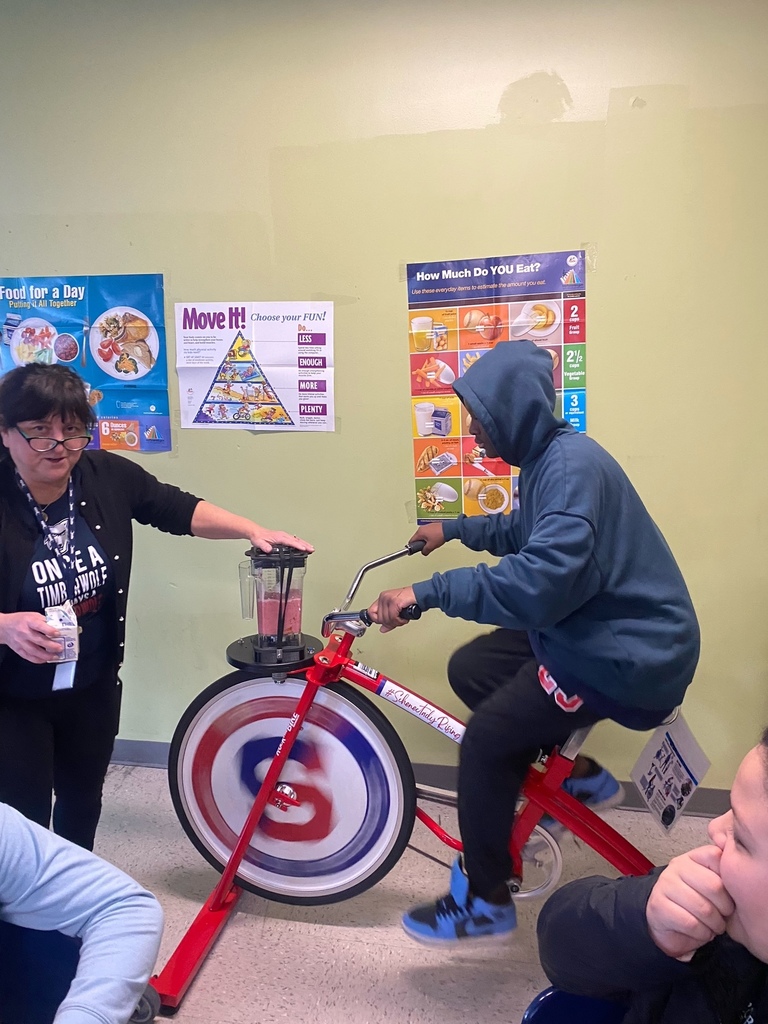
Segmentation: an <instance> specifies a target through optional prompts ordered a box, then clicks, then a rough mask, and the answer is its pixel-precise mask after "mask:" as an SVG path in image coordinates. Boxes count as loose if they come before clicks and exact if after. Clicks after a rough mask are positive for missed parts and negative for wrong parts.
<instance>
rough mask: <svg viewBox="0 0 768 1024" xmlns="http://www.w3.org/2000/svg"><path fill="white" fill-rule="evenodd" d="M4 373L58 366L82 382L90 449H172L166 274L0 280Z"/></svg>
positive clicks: (0, 355) (0, 349)
mask: <svg viewBox="0 0 768 1024" xmlns="http://www.w3.org/2000/svg"><path fill="white" fill-rule="evenodd" d="M0 325H1V326H2V342H1V343H0V375H1V374H4V373H7V372H8V371H9V370H13V369H15V368H16V367H17V366H24V365H25V364H27V363H39V364H41V365H45V366H50V365H53V364H56V363H58V364H60V365H61V366H66V367H68V368H69V369H70V370H73V371H74V372H75V373H77V374H78V375H79V376H80V377H82V378H83V381H84V382H85V386H86V390H87V392H88V401H89V402H90V404H91V407H92V408H93V413H94V417H95V419H96V429H95V431H94V435H93V440H92V441H91V445H90V447H91V448H104V449H107V450H109V451H124V452H167V451H170V449H171V421H170V416H169V410H168V363H167V359H166V349H165V313H164V304H163V276H162V274H124V275H122V274H110V275H105V276H93V277H74V276H68V277H4V278H0Z"/></svg>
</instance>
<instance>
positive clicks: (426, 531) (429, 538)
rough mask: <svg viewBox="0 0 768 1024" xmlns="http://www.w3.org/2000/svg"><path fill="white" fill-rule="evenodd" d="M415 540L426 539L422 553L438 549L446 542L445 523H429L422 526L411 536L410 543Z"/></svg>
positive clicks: (426, 553) (427, 553)
mask: <svg viewBox="0 0 768 1024" xmlns="http://www.w3.org/2000/svg"><path fill="white" fill-rule="evenodd" d="M415 540H423V541H424V547H423V548H422V549H421V553H422V555H429V554H431V553H432V552H433V551H436V550H437V549H438V548H441V547H442V546H443V544H445V536H444V534H443V524H442V523H427V525H426V526H420V527H419V528H418V530H417V531H416V533H414V535H413V536H412V537H411V540H410V543H411V544H412V543H413V542H414V541H415Z"/></svg>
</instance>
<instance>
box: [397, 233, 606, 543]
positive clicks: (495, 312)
mask: <svg viewBox="0 0 768 1024" xmlns="http://www.w3.org/2000/svg"><path fill="white" fill-rule="evenodd" d="M407 277H408V348H409V362H410V366H409V369H410V375H409V377H410V382H411V384H410V395H411V402H410V406H411V408H410V418H411V437H412V438H413V476H414V483H413V488H414V497H415V499H416V518H417V521H418V522H419V523H427V522H431V521H432V520H436V519H454V518H456V516H458V515H460V514H461V513H462V512H463V513H464V514H466V515H500V514H504V513H508V512H510V511H511V510H512V509H513V508H515V507H517V505H518V496H517V485H518V474H519V469H518V467H516V466H509V465H507V463H506V462H504V461H503V460H502V459H498V458H496V459H490V458H488V456H487V455H486V453H485V452H484V451H483V450H482V449H481V448H479V447H478V446H477V443H476V441H475V439H474V437H473V436H472V435H471V434H470V432H469V417H468V415H467V412H466V410H465V409H464V408H463V406H462V405H461V402H460V401H459V399H458V396H457V395H456V394H455V392H454V390H453V383H454V381H455V380H456V379H457V378H458V377H461V376H462V375H463V374H464V373H466V372H467V370H468V369H469V367H470V366H472V364H473V363H475V362H477V360H478V359H482V357H483V356H484V355H485V353H486V352H489V351H490V350H491V349H492V348H494V347H495V346H496V345H502V344H515V342H518V341H522V340H527V341H533V342H534V343H535V344H536V345H539V346H541V347H542V348H545V349H546V350H547V351H548V352H549V354H550V356H551V358H552V377H553V381H554V385H555V393H556V404H555V415H556V416H562V417H563V418H564V419H566V420H567V421H568V422H569V423H570V424H571V425H572V426H573V427H575V428H576V430H579V431H585V430H586V428H587V424H586V419H587V404H586V402H587V400H586V385H587V349H586V340H587V331H586V285H585V266H584V251H583V250H581V249H572V250H567V251H564V252H549V253H534V254H529V255H523V256H493V257H487V258H483V259H472V260H452V261H450V262H445V263H409V264H408V268H407Z"/></svg>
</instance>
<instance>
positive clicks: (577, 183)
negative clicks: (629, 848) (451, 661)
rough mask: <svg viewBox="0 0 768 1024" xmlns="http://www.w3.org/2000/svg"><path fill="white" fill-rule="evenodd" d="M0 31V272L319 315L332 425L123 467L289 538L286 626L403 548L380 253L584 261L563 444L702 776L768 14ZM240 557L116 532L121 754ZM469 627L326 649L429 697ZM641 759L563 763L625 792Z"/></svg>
mask: <svg viewBox="0 0 768 1024" xmlns="http://www.w3.org/2000/svg"><path fill="white" fill-rule="evenodd" d="M0 39H1V40H2V45H1V46H0V138H2V140H3V143H2V151H1V153H0V183H1V185H2V188H0V274H2V275H14V276H15V275H30V276H31V275H48V274H109V273H146V272H158V271H161V272H163V273H164V274H165V286H166V300H167V308H166V316H167V319H168V322H169V324H170V325H172V322H173V303H174V302H175V301H192V300H194V301H216V300H233V299H234V300H238V299H241V300H247V299H256V300H294V299H295V300H300V299H305V298H314V299H332V300H334V302H335V303H336V312H335V315H336V366H337V371H336V382H337V404H336V409H337V417H338V419H337V430H336V432H335V433H334V434H331V435H325V434H296V435H290V434H283V435H279V436H268V435H264V434H261V435H257V434H248V433H244V432H243V433H241V432H235V431H228V432H224V433H215V434H214V433H213V432H206V431H184V432H182V431H181V430H179V429H176V431H175V446H174V450H173V451H172V452H171V453H169V454H167V455H161V456H157V457H154V458H151V459H150V458H145V459H144V464H145V465H147V466H148V467H149V468H150V469H151V470H152V471H154V472H155V473H157V475H158V476H160V477H161V478H163V479H166V480H169V481H172V482H174V483H178V484H180V485H182V486H184V487H186V488H188V489H190V490H193V491H196V492H197V493H199V494H202V495H204V496H205V497H207V498H208V499H209V500H211V501H214V502H216V503H218V504H222V505H225V506H227V507H230V508H233V509H236V510H238V511H240V512H242V513H244V514H248V515H250V516H252V517H254V518H256V519H258V520H259V521H260V522H263V523H266V524H269V525H273V526H275V527H282V528H285V529H288V530H290V531H291V532H297V533H301V534H303V535H304V536H306V537H308V538H309V539H311V540H312V541H314V543H315V544H316V547H317V553H316V554H315V555H313V557H312V559H311V562H310V568H309V574H308V579H307V586H306V589H307V600H306V604H305V607H306V614H305V628H308V629H309V630H310V632H311V631H312V629H313V627H314V628H315V632H316V626H317V624H318V622H319V618H320V616H321V615H322V613H323V612H324V611H326V610H328V609H329V608H331V607H333V606H335V605H336V604H337V603H338V602H339V601H340V599H341V597H342V596H343V594H344V592H345V591H346V588H347V586H348V583H349V581H350V579H351V577H352V575H353V573H354V571H355V570H356V568H357V567H358V565H360V564H361V563H362V562H364V561H367V560H369V559H370V558H373V557H376V556H378V555H380V554H383V553H385V552H387V551H389V550H392V549H394V548H396V547H399V546H400V545H401V544H402V543H403V542H404V541H405V540H406V539H407V538H408V536H410V533H411V532H412V530H413V523H414V508H413V504H412V479H411V475H410V465H411V442H410V434H409V415H408V408H409V401H408V360H407V357H406V352H407V348H406V336H405V329H406V323H407V318H406V314H405V308H406V295H405V284H404V264H405V263H406V262H408V261H427V260H443V259H452V258H465V257H474V256H486V255H495V254H513V253H518V252H542V251H548V250H555V249H568V248H572V247H576V246H584V247H586V248H587V250H588V255H589V264H590V271H591V272H590V275H589V282H588V319H589V360H590V379H589V427H590V433H591V434H592V435H593V436H594V437H595V438H596V439H597V440H598V441H600V442H601V443H602V444H604V445H605V446H606V447H607V448H608V449H609V450H610V451H611V452H612V453H613V454H614V455H615V456H616V457H617V458H618V459H619V461H620V462H621V463H622V465H623V466H624V467H625V468H626V470H627V472H628V473H629V475H630V477H631V478H632V479H633V481H634V482H635V484H636V486H637V487H638V489H639V490H640V492H641V494H642V495H643V496H644V498H645V500H646V502H647V504H648V506H649V508H650V509H651V511H652V513H653V514H654V516H655V517H656V519H657V521H658V522H659V524H660V526H661V527H662V529H663V531H664V532H665V534H666V536H667V538H668V540H669V542H670V544H671V546H672V548H673V550H674V551H675V553H676V555H677V557H678V559H679V561H680V564H681V566H682V568H683V571H684V573H685V575H686V578H687V580H688V582H689V585H690V588H691V591H692V594H693V597H694V601H695V603H696V606H697V608H698V611H699V614H700V618H701V624H702V631H703V651H702V659H701V665H700V669H699V672H698V675H697V678H696V682H695V685H694V687H693V689H692V690H691V691H690V697H689V699H688V701H687V704H686V715H687V717H688V719H689V721H690V723H691V724H692V726H693V728H694V731H695V732H696V733H697V735H698V737H699V739H700V740H701V742H702V744H703V746H704V747H705V749H706V750H707V752H708V754H709V756H710V757H711V759H712V761H713V768H712V770H711V772H710V774H709V776H708V778H707V783H708V784H709V785H715V786H727V785H728V784H729V782H730V779H731V777H732V774H733V771H734V769H735V767H736V765H737V763H738V761H739V759H740V757H741V755H742V754H743V752H744V751H745V749H746V748H747V747H748V746H750V745H751V744H752V742H753V741H754V740H755V738H756V736H757V733H758V731H759V728H760V726H761V725H762V724H763V723H764V722H766V721H768V687H767V686H766V682H767V679H766V677H767V671H766V670H767V668H768V641H766V635H768V631H766V629H765V626H764V618H765V613H766V553H765V552H766V523H767V522H768V518H767V517H766V511H765V510H766V508H767V507H768V483H767V477H766V472H765V456H766V441H765V427H764V422H765V415H764V404H765V397H764V387H763V384H762V378H763V374H764V366H765V354H764V348H765V344H766V339H765V327H764V316H765V315H764V299H763V296H764V293H765V285H764V269H765V257H764V254H763V248H764V245H765V240H766V237H768V230H767V229H768V224H767V223H766V221H767V220H768V217H767V215H766V211H767V208H768V204H767V203H766V187H765V168H766V164H767V163H768V145H767V143H766V140H767V139H768V132H767V129H768V124H767V120H768V119H767V117H766V101H767V100H768V83H767V82H766V77H765V67H766V65H767V64H768V61H767V59H766V58H767V57H768V52H767V51H768V5H766V4H765V3H764V2H762V0H756V2H750V0H733V2H731V3H730V4H729V5H727V6H724V5H722V4H720V3H715V2H713V0H701V2H698V3H696V4H693V3H690V2H687V0H658V2H657V0H654V2H634V3H630V2H627V3H618V2H615V0H611V2H607V0H606V2H590V0H586V2H584V3H582V4H578V5H577V4H573V3H572V2H564V0H563V2H561V0H540V2H539V3H537V4H522V3H517V2H510V0H505V2H501V0H476V2H475V3H474V4H473V5H468V4H464V3H461V4H460V3H455V2H437V0H425V2H423V3H421V4H414V3H411V2H409V3H407V4H406V3H401V2H395V3H388V4H373V3H365V2H358V3H351V2H342V0H336V2H333V0H326V2H321V0H283V2H282V3H265V2H261V3H260V2H257V0H219V2H217V3H215V4H214V3H202V2H197V0H163V2H157V0H132V2H127V0H123V2H118V0H101V2H98V3H97V2H95V0H5V3H4V4H3V11H2V17H0ZM169 335H170V338H171V340H172V338H173V331H172V329H171V330H170V331H169ZM171 359H173V353H172V352H171ZM171 376H172V400H173V403H174V409H176V410H177V408H178V398H177V395H175V394H173V390H174V389H175V386H176V385H175V374H174V373H173V372H172V375H171ZM243 548H244V545H243V544H242V543H238V542H221V543H212V542H207V541H195V540H190V539H176V538H171V537H167V536H165V535H162V534H159V533H157V532H155V531H152V530H148V529H143V528H139V529H138V530H137V551H136V561H135V568H134V574H133V583H132V599H131V606H130V629H129V645H128V647H129V651H128V658H127V662H126V666H125V682H126V696H125V705H124V709H125V710H124V717H123V728H122V736H123V737H124V738H129V739H150V740H167V739H169V738H170V735H171V733H172V731H173V728H174V725H175V723H176V721H177V720H178V718H179V715H180V714H181V712H182V710H183V708H184V707H185V706H186V704H187V703H188V702H189V700H190V699H191V698H192V697H193V696H194V695H195V694H196V693H197V692H198V691H199V690H200V689H202V688H203V687H204V686H205V685H207V683H209V682H210V681H212V680H213V679H215V678H217V677H218V676H219V675H222V674H223V673H224V672H225V671H226V670H227V666H226V664H225V662H224V658H223V652H224V649H225V647H226V645H227V643H229V641H230V640H232V639H234V638H235V637H237V636H238V635H240V633H241V631H242V623H241V620H240V618H239V605H238V592H237V579H236V576H237V562H238V561H239V559H240V557H241V554H242V551H243ZM466 554H467V555H468V554H469V553H466ZM459 564H471V559H470V558H469V557H466V555H465V553H464V552H463V551H462V549H461V548H459V547H457V546H456V545H450V546H448V547H446V548H445V549H443V550H442V551H440V552H438V553H437V554H436V555H435V556H433V557H432V558H431V559H430V560H429V562H424V561H422V560H421V559H420V558H419V559H412V560H409V561H408V562H406V563H403V562H401V563H397V564H396V565H394V566H391V567H387V568H385V569H383V570H380V571H379V572H378V574H377V576H376V577H375V579H371V580H370V582H369V583H368V584H367V585H366V589H365V591H364V593H363V595H362V596H363V598H364V599H366V600H367V599H368V598H371V597H373V596H374V595H375V593H377V592H378V590H379V589H380V588H383V587H386V586H390V585H396V584H402V583H406V582H410V581H412V580H413V579H417V578H423V576H424V575H426V574H427V570H429V571H434V570H441V569H446V568H449V567H450V566H453V565H459ZM474 632H475V627H473V626H471V625H470V624H464V623H460V622H458V623H457V622H455V621H450V620H447V619H444V618H441V617H440V615H439V614H438V613H436V612H433V613H430V614H429V616H428V617H426V618H425V619H424V620H423V621H422V622H421V623H420V624H418V625H413V626H409V627H408V628H407V629H404V630H399V631H397V632H396V633H395V634H393V635H391V636H383V637H382V636H380V635H379V634H378V633H376V634H374V633H371V634H370V635H368V636H366V638H365V639H364V640H363V642H362V643H361V645H360V647H359V651H360V652H361V656H362V657H363V658H364V659H367V660H369V661H371V662H374V663H375V664H377V665H378V666H379V667H381V668H383V669H386V670H387V671H388V672H389V673H390V674H392V675H394V676H396V677H399V678H400V679H401V680H402V681H407V680H412V681H414V682H415V683H416V685H417V686H418V687H419V688H421V689H423V691H424V692H426V693H427V694H429V695H431V697H432V698H433V699H434V700H437V701H438V702H443V703H445V704H446V705H448V706H450V707H452V708H455V709H456V710H458V704H457V702H455V701H454V700H453V699H452V698H451V697H449V696H448V695H446V684H445V682H444V665H445V660H446V658H447V656H448V654H449V653H450V651H451V650H452V649H453V648H454V647H455V646H457V644H458V643H459V642H461V641H462V640H463V639H466V638H469V637H470V636H472V635H473V634H474ZM398 721H402V724H403V732H404V735H405V736H406V739H407V741H408V744H409V746H410V749H411V752H412V754H413V756H414V757H415V758H416V759H417V760H426V761H438V762H440V761H446V762H447V761H450V760H452V759H453V757H454V753H455V751H454V749H453V748H452V747H451V745H450V744H449V743H448V742H447V741H444V740H442V739H441V738H440V737H438V736H437V735H436V734H431V733H428V732H427V730H425V729H424V728H423V727H421V726H418V725H417V724H416V723H414V722H412V720H410V719H403V718H398ZM643 742H644V737H643V736H642V735H639V734H630V733H628V732H625V731H622V730H620V729H618V728H615V727H613V726H610V725H605V726H602V727H601V728H600V730H599V731H598V734H597V735H596V736H595V738H594V741H593V743H592V749H593V751H594V752H596V753H597V754H598V755H600V756H603V757H605V758H606V759H607V760H608V761H609V763H610V764H611V766H612V767H614V769H615V770H616V771H617V772H618V773H619V774H622V775H625V776H626V774H627V773H628V771H629V768H630V766H631V764H632V762H633V761H634V758H635V756H636V754H637V752H638V751H639V749H640V747H641V745H642V743H643Z"/></svg>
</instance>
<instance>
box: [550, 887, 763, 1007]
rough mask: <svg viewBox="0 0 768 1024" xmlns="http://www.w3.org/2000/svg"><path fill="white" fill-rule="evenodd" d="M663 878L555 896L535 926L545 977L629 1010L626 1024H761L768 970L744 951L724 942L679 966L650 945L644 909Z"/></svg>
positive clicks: (563, 891)
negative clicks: (657, 882)
mask: <svg viewBox="0 0 768 1024" xmlns="http://www.w3.org/2000/svg"><path fill="white" fill-rule="evenodd" d="M662 870H663V868H657V869H656V870H655V871H653V872H652V873H651V874H650V875H646V876H645V877H642V878H616V879H608V878H599V877H592V878H581V879H579V880H578V881H575V882H571V883H570V884H569V885H566V886H564V887H563V888H562V889H560V890H558V891H557V892H556V893H554V895H553V896H551V897H550V899H549V900H548V901H547V903H546V904H545V905H544V908H543V909H542V911H541V914H540V916H539V921H538V926H537V927H538V937H539V956H540V958H541V965H542V967H543V968H544V971H545V973H546V975H547V977H548V978H549V979H550V981H551V982H552V983H553V984H554V985H557V987H558V988H561V989H564V990H565V991H567V992H575V993H577V994H579V995H587V996H593V997H596V998H602V999H616V1000H621V1001H624V1002H627V1003H628V1004H629V1010H628V1012H627V1016H626V1018H625V1020H624V1024H747V1022H752V1021H753V1022H754V1024H765V1022H766V1021H768V981H767V975H766V972H767V971H768V967H766V965H765V964H763V963H761V962H760V961H759V960H757V959H756V958H755V957H753V956H752V954H751V953H749V952H748V950H746V949H745V948H744V947H743V946H740V945H739V944H738V943H736V942H734V941H733V940H732V939H730V938H729V937H728V936H721V937H719V938H717V939H715V940H714V941H713V942H710V943H709V944H708V945H706V946H704V947H703V948H702V949H700V950H699V951H698V952H697V953H696V955H695V956H694V957H693V959H692V960H691V962H690V963H681V962H680V961H678V960H675V959H673V958H672V957H669V956H667V955H666V954H665V953H662V951H661V950H660V949H659V948H658V947H657V946H656V945H655V943H654V942H653V940H652V939H651V937H650V935H649V933H648V928H647V924H646V919H645V905H646V903H647V902H648V897H649V896H650V893H651V889H652V888H653V886H654V884H655V881H656V878H657V877H658V875H659V874H660V872H661V871H662ZM750 1006H751V1007H752V1013H751V1015H750V1013H748V1012H747V1010H748V1008H749V1007H750Z"/></svg>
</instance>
